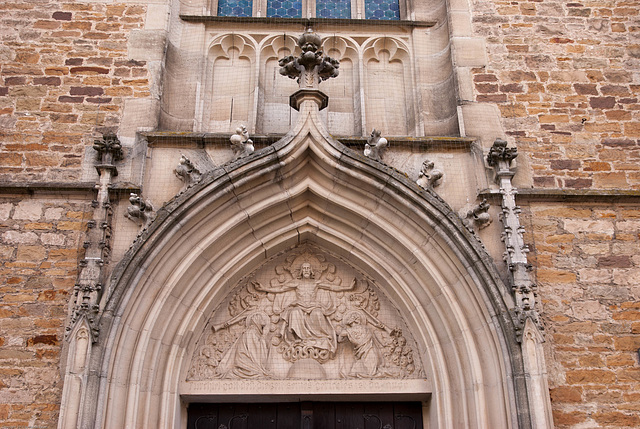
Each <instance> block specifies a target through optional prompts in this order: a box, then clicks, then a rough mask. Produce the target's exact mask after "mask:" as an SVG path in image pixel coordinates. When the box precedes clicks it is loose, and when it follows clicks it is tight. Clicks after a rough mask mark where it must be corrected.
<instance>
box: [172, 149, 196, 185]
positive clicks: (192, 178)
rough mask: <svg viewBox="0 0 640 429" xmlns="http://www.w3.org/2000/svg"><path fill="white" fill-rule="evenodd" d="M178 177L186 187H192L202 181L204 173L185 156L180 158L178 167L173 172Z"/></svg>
mask: <svg viewBox="0 0 640 429" xmlns="http://www.w3.org/2000/svg"><path fill="white" fill-rule="evenodd" d="M173 172H174V173H175V175H176V177H177V178H178V179H180V180H182V181H183V182H184V183H185V185H187V186H188V185H191V184H193V183H195V182H197V181H199V180H200V177H201V176H202V173H200V170H198V169H197V168H196V166H195V165H193V163H192V162H191V160H190V159H189V158H187V157H186V156H185V155H182V156H181V157H180V161H179V163H178V166H177V167H176V168H175V170H173Z"/></svg>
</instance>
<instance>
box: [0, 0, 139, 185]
mask: <svg viewBox="0 0 640 429" xmlns="http://www.w3.org/2000/svg"><path fill="white" fill-rule="evenodd" d="M145 13H146V6H144V5H136V4H132V3H110V2H77V1H48V0H16V1H6V2H2V3H1V4H0V28H2V32H1V33H0V64H2V66H1V69H0V181H25V180H27V181H33V180H37V181H40V180H46V181H67V180H69V181H73V180H78V179H79V178H80V176H81V164H82V159H83V154H84V145H85V144H87V143H90V142H92V133H93V132H95V131H96V129H98V130H100V129H104V128H109V127H113V129H116V128H117V127H118V125H119V123H120V121H121V117H122V108H123V103H124V100H125V99H126V98H144V97H149V95H150V92H149V91H150V89H149V73H148V70H147V67H146V62H144V61H135V60H131V59H129V57H128V54H127V42H128V39H129V34H130V32H131V31H132V30H135V29H139V28H142V27H143V25H144V18H145Z"/></svg>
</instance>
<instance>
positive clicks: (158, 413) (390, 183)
mask: <svg viewBox="0 0 640 429" xmlns="http://www.w3.org/2000/svg"><path fill="white" fill-rule="evenodd" d="M300 116H301V118H300V121H299V122H298V125H297V126H296V128H295V129H294V130H292V132H291V133H289V134H288V136H287V137H285V138H284V139H283V140H281V141H279V142H278V143H276V144H274V145H273V146H270V147H268V148H265V149H263V150H261V151H259V152H256V153H254V154H253V155H251V156H249V157H247V158H244V159H241V160H239V161H236V162H233V163H229V164H226V165H224V166H222V167H219V168H217V169H216V170H214V171H212V172H210V173H209V174H208V175H207V176H205V177H204V179H203V180H202V181H201V182H200V183H199V184H197V185H196V186H193V187H191V188H189V189H188V190H187V191H185V192H184V193H183V194H181V195H180V196H178V197H177V198H176V199H174V200H172V201H171V202H169V203H168V204H167V205H166V206H165V207H164V208H163V209H161V210H160V211H159V212H158V216H157V218H156V221H155V222H154V223H153V224H152V225H151V226H150V227H149V229H148V230H147V231H145V232H144V233H143V234H142V236H141V237H140V238H139V240H138V241H137V242H136V243H135V244H134V246H133V247H132V248H131V249H130V251H129V252H128V253H127V255H126V257H125V258H124V259H123V262H122V263H121V264H120V265H119V267H118V269H117V270H116V272H115V273H114V276H113V278H112V281H111V283H110V284H109V286H108V290H107V291H106V293H105V297H107V298H106V300H105V302H104V303H103V312H102V318H101V321H100V327H101V337H102V338H103V340H102V341H100V342H99V343H98V344H96V345H95V346H94V348H95V351H94V353H92V361H91V370H92V374H94V375H93V376H92V377H91V379H90V386H89V389H90V391H92V392H97V394H96V396H97V397H96V401H88V402H87V405H86V406H87V407H94V408H93V409H89V410H86V412H85V413H84V414H83V418H85V420H84V421H85V422H87V423H89V422H94V421H96V422H97V424H96V425H97V426H99V427H107V428H111V427H114V428H115V427H130V428H136V427H140V428H142V427H160V428H169V427H181V422H182V421H183V418H184V402H183V401H186V400H188V398H183V397H181V392H180V382H181V381H182V380H184V379H185V377H186V374H187V370H188V365H189V361H190V357H191V355H192V353H193V351H194V347H195V343H196V340H197V338H198V337H199V336H200V333H201V332H202V330H203V329H204V326H205V324H206V321H207V318H208V316H209V315H210V314H211V313H212V311H213V310H214V309H215V308H216V306H217V305H218V303H219V302H221V301H222V300H223V299H224V297H225V296H226V295H227V294H228V293H229V291H231V290H232V289H233V287H234V286H235V285H236V284H237V283H238V281H239V280H240V279H241V278H242V276H243V275H245V274H246V273H248V272H251V271H252V270H254V269H256V268H257V267H259V266H260V265H261V264H262V263H264V262H265V261H267V260H268V259H269V258H270V257H271V256H273V255H276V254H278V253H279V252H281V251H283V250H285V249H288V248H291V247H292V246H295V245H297V244H299V243H313V245H315V246H316V247H318V248H321V249H324V250H326V251H327V252H329V253H331V254H333V255H336V256H338V257H341V258H343V259H345V260H348V261H349V262H350V264H351V265H352V266H354V267H356V268H358V269H360V270H362V271H365V272H367V273H369V274H370V275H371V276H372V277H374V278H377V279H381V280H383V281H381V283H383V284H385V285H386V290H385V293H386V295H387V296H388V297H389V299H390V300H391V301H392V302H393V303H394V305H395V306H396V307H397V308H398V309H399V310H400V311H401V312H402V313H403V315H404V316H405V317H406V322H407V325H408V328H409V329H410V330H411V332H412V334H413V337H414V338H415V340H416V342H417V344H418V347H417V348H418V353H420V354H421V359H422V361H423V362H425V363H426V368H425V372H426V373H427V375H426V376H427V379H428V380H430V382H431V385H432V392H430V393H431V394H432V399H431V403H430V407H429V408H430V411H429V416H428V418H429V420H430V423H431V424H432V425H433V426H437V427H445V428H446V427H512V426H519V427H527V423H526V422H528V421H529V417H528V405H527V404H528V402H527V398H526V392H525V387H524V384H523V383H524V380H523V372H522V371H523V368H522V356H521V352H520V347H519V345H518V344H517V343H516V341H515V338H516V336H515V331H514V327H513V324H512V322H511V318H510V316H509V307H510V306H511V305H512V300H511V298H510V295H509V291H508V290H507V288H506V287H505V285H504V284H503V283H502V282H501V281H500V279H499V277H498V275H497V273H496V271H495V269H494V268H493V266H492V264H491V261H490V259H489V257H488V256H487V254H486V253H485V251H484V250H483V248H482V246H481V245H480V244H479V243H478V242H477V240H476V239H475V238H474V237H473V236H472V235H471V234H470V233H469V231H467V230H466V229H465V228H464V227H463V226H462V223H461V222H460V220H459V218H458V217H457V216H456V215H455V213H453V212H452V211H451V209H449V207H448V206H447V205H446V203H444V202H443V201H442V200H441V199H440V198H438V197H437V195H435V194H433V193H430V192H428V191H425V190H423V189H421V188H419V187H418V186H417V185H415V184H414V183H412V182H409V181H408V180H407V179H406V177H404V176H403V175H401V174H399V173H398V172H396V171H395V170H393V169H391V168H389V167H386V166H384V165H382V164H380V163H377V162H374V161H371V160H369V159H367V158H364V157H363V156H361V155H360V154H358V153H355V152H353V151H351V150H350V149H348V148H346V147H344V146H342V145H341V144H340V143H338V142H336V141H334V140H332V139H331V137H330V136H329V135H328V133H327V132H326V131H325V130H324V128H323V127H322V126H319V124H320V121H319V120H318V112H317V108H316V110H313V109H311V110H310V109H309V107H308V105H307V107H304V105H303V109H302V111H301V112H300ZM247 393H249V392H247ZM300 393H301V394H303V393H304V392H300ZM427 393H429V392H427ZM89 402H90V403H89ZM95 404H101V406H100V407H99V408H98V407H97V406H96V405H95ZM516 411H517V413H516Z"/></svg>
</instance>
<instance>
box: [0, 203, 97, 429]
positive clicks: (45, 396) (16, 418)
mask: <svg viewBox="0 0 640 429" xmlns="http://www.w3.org/2000/svg"><path fill="white" fill-rule="evenodd" d="M91 214H92V212H91V209H90V201H74V200H67V201H64V200H55V199H52V198H46V197H45V198H37V197H36V198H30V199H25V198H24V196H23V195H20V196H16V197H15V198H2V199H1V200H0V421H2V422H3V423H2V425H4V426H2V427H34V428H35V427H38V428H55V427H56V426H57V419H58V411H59V407H60V392H61V390H62V386H61V384H62V383H61V380H60V352H61V347H62V343H63V338H64V326H65V320H66V318H67V303H68V301H69V296H70V294H71V292H72V291H73V286H74V284H75V281H76V276H77V267H78V260H79V258H80V257H81V256H82V253H83V247H82V243H83V240H84V231H85V229H86V221H87V220H88V219H89V218H90V216H91Z"/></svg>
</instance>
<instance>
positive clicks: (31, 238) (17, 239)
mask: <svg viewBox="0 0 640 429" xmlns="http://www.w3.org/2000/svg"><path fill="white" fill-rule="evenodd" d="M2 241H4V242H5V243H9V244H35V243H37V241H38V235H37V234H36V233H34V232H19V231H5V232H4V233H2Z"/></svg>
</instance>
